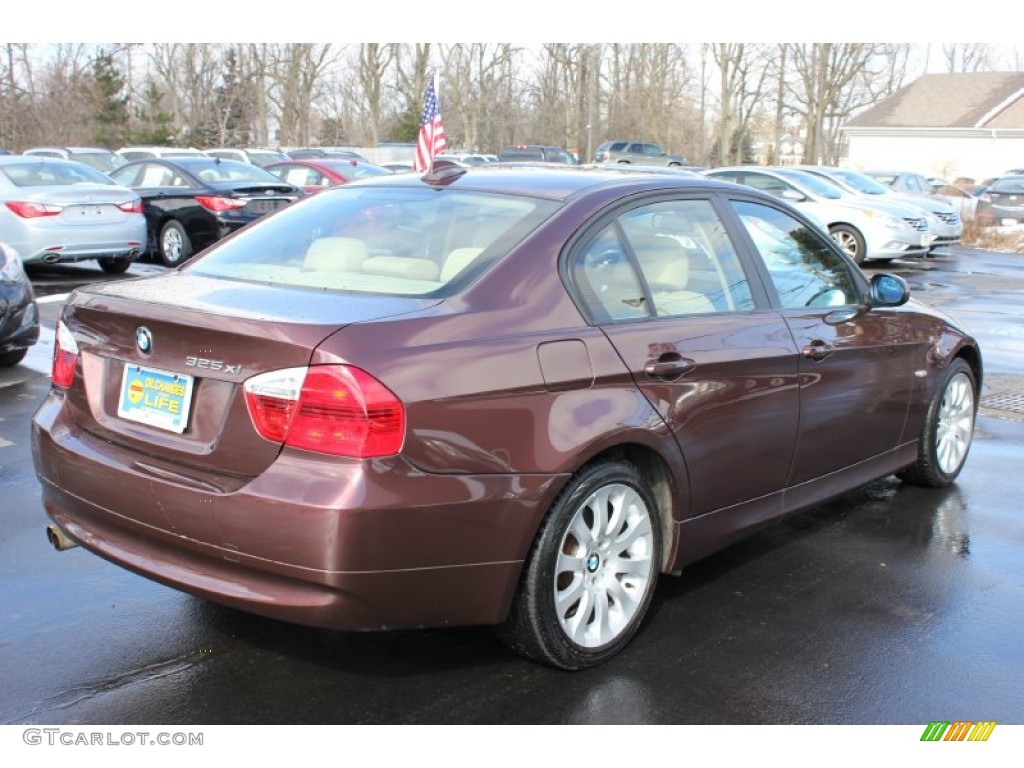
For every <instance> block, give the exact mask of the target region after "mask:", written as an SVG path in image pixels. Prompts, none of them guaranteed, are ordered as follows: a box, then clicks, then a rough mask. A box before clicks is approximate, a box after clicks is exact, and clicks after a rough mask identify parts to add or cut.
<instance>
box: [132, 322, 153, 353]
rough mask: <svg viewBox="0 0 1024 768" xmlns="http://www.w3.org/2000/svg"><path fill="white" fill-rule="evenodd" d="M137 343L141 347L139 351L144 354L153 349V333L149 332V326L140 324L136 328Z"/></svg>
mask: <svg viewBox="0 0 1024 768" xmlns="http://www.w3.org/2000/svg"><path fill="white" fill-rule="evenodd" d="M135 345H136V346H137V347H138V348H139V352H141V353H142V354H144V355H148V354H149V353H150V352H152V351H153V334H152V333H150V332H149V328H147V327H146V326H144V325H140V326H139V327H138V328H136V329H135Z"/></svg>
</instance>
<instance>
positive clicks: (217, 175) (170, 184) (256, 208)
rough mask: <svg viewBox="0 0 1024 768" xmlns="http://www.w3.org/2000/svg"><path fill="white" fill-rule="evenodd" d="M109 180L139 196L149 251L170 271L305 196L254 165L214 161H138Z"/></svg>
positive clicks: (207, 158) (195, 159) (112, 175)
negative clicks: (232, 234)
mask: <svg viewBox="0 0 1024 768" xmlns="http://www.w3.org/2000/svg"><path fill="white" fill-rule="evenodd" d="M110 176H111V178H113V179H114V180H115V181H116V182H117V183H118V184H122V185H124V186H126V187H131V188H132V189H134V190H135V191H136V192H138V193H139V196H140V197H141V198H142V206H143V212H144V213H145V214H146V223H147V225H148V227H149V243H148V245H149V251H150V253H153V254H155V255H157V256H159V257H160V259H161V260H162V261H163V263H164V264H166V265H167V266H169V267H174V266H177V265H178V264H181V263H182V262H184V261H186V260H187V259H188V258H189V257H190V256H192V254H194V253H196V252H198V251H201V250H202V249H203V248H205V247H206V246H208V245H210V244H211V243H214V242H216V241H217V240H220V239H221V238H222V237H224V236H226V235H229V234H230V233H231V232H234V231H235V230H236V229H240V228H241V227H243V226H245V225H246V224H248V223H249V222H251V221H255V220H256V219H258V218H259V217H260V216H263V215H264V214H266V213H271V212H273V211H276V210H279V209H281V208H284V207H285V206H287V205H288V204H290V203H292V202H293V201H295V200H297V199H298V198H300V197H302V195H303V192H302V190H301V189H299V188H298V187H296V186H295V185H293V184H288V183H287V182H284V181H281V179H279V178H277V177H276V176H274V175H273V174H271V173H268V172H267V171H264V170H263V169H262V168H259V167H257V166H255V165H250V164H249V163H239V162H235V161H233V160H221V159H220V158H214V157H176V158H171V159H167V158H150V159H147V160H136V161H134V162H131V163H128V165H125V166H123V167H121V168H118V169H117V170H116V171H114V172H113V173H111V174H110Z"/></svg>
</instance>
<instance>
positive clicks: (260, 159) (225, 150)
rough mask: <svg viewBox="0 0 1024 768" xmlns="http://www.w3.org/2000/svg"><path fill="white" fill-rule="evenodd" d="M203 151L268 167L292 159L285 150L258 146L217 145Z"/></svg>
mask: <svg viewBox="0 0 1024 768" xmlns="http://www.w3.org/2000/svg"><path fill="white" fill-rule="evenodd" d="M203 151H204V152H205V153H206V154H208V155H209V156H210V157H219V158H220V159H221V160H234V161H236V162H239V163H249V164H250V165H258V166H259V167H260V168H266V167H267V166H268V165H270V164H271V163H280V162H283V161H285V160H291V158H290V157H288V155H286V154H285V153H284V152H278V151H277V150H276V149H261V148H258V147H249V148H247V149H242V148H240V147H215V148H213V149H204V150H203Z"/></svg>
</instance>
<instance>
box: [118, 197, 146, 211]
mask: <svg viewBox="0 0 1024 768" xmlns="http://www.w3.org/2000/svg"><path fill="white" fill-rule="evenodd" d="M117 207H118V209H120V210H122V211H124V212H125V213H142V201H141V200H129V201H128V202H127V203H118V204H117Z"/></svg>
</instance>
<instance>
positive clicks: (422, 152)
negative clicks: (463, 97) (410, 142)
mask: <svg viewBox="0 0 1024 768" xmlns="http://www.w3.org/2000/svg"><path fill="white" fill-rule="evenodd" d="M446 146H447V145H446V144H445V141H444V123H443V122H442V121H441V107H440V106H438V103H437V91H436V90H435V88H434V81H433V80H431V81H430V83H429V84H428V85H427V95H426V98H424V100H423V114H422V115H421V116H420V138H419V141H417V142H416V160H415V162H413V166H412V168H413V170H414V171H425V170H427V169H428V168H429V167H430V164H431V163H432V162H433V161H434V155H436V154H437V153H438V152H440V151H441V150H443V149H444V148H445V147H446Z"/></svg>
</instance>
